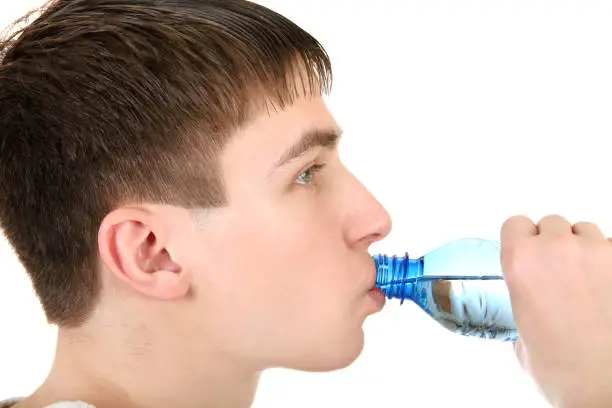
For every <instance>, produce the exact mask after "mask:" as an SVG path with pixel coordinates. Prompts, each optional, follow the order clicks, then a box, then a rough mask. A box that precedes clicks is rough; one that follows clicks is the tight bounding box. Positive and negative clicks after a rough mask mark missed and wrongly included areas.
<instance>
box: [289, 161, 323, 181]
mask: <svg viewBox="0 0 612 408" xmlns="http://www.w3.org/2000/svg"><path fill="white" fill-rule="evenodd" d="M324 167H325V164H313V165H312V166H310V167H308V168H307V169H306V170H304V171H302V172H301V173H300V174H299V175H298V176H297V177H296V180H298V179H299V178H300V177H302V175H303V174H305V173H307V172H310V173H311V176H310V178H311V179H312V180H311V181H310V182H309V183H308V182H302V183H300V182H297V184H302V185H307V186H308V185H313V184H314V178H315V176H316V175H317V174H318V173H319V172H320V171H321V170H323V168H324Z"/></svg>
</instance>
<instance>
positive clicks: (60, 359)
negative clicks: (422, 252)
mask: <svg viewBox="0 0 612 408" xmlns="http://www.w3.org/2000/svg"><path fill="white" fill-rule="evenodd" d="M3 51H4V57H3V60H2V65H0V112H1V113H0V221H1V222H2V226H3V228H4V231H5V233H6V235H7V237H8V239H9V241H10V242H11V244H12V245H14V247H15V249H16V251H17V253H18V255H19V257H20V260H21V261H22V263H23V265H24V267H25V268H26V270H27V271H28V273H29V275H30V276H31V278H32V281H33V283H34V287H35V289H36V291H37V293H38V296H39V297H40V299H41V302H42V304H43V307H44V310H45V313H46V315H47V316H48V319H49V321H50V322H52V323H55V324H57V325H58V326H59V337H58V344H57V353H56V359H55V362H54V364H53V367H52V369H51V372H50V373H49V376H48V378H47V380H46V381H45V382H44V384H42V385H41V387H40V388H39V389H38V390H36V391H35V392H34V393H33V394H32V395H31V396H29V397H28V398H25V399H23V400H20V401H15V402H6V404H5V406H13V407H15V408H40V407H45V406H51V405H52V404H55V403H57V402H62V401H82V402H83V404H87V405H86V406H95V407H98V408H104V407H125V408H136V407H147V408H156V407H168V406H171V407H174V408H182V407H224V408H232V407H248V406H249V405H250V404H251V402H252V400H253V398H254V395H255V391H256V387H257V381H258V377H259V375H260V373H261V372H262V371H263V370H265V369H267V368H269V367H287V368H292V369H297V370H309V371H324V370H335V369H340V368H343V367H346V366H347V365H349V364H351V363H352V362H353V361H354V360H355V359H356V358H357V357H358V355H359V354H360V351H361V349H362V346H363V331H362V324H363V322H364V319H366V317H367V316H369V315H371V314H372V313H375V312H377V311H379V310H380V309H381V308H382V306H383V304H384V299H383V298H381V297H380V295H379V293H377V292H376V291H373V290H372V288H373V287H374V280H375V270H374V266H373V261H372V259H371V257H370V255H369V253H368V247H369V246H370V245H371V244H372V243H373V242H375V241H377V240H380V239H382V238H384V237H385V236H386V235H387V234H388V232H389V230H390V228H391V221H390V218H389V215H388V214H387V213H386V212H385V210H384V209H383V208H382V207H381V206H380V204H379V203H378V202H377V201H376V200H375V199H374V198H373V197H372V196H371V195H370V194H369V193H368V191H366V189H365V188H364V187H363V186H362V185H361V184H360V183H359V182H358V181H357V180H356V179H355V177H354V176H353V175H352V174H351V173H350V172H349V170H348V169H346V168H345V167H344V166H343V164H342V163H341V161H340V160H339V157H338V151H337V144H338V141H339V138H340V133H341V131H340V128H339V126H338V124H337V123H336V122H335V120H334V118H333V116H332V115H331V114H330V112H329V111H328V110H327V108H326V106H325V104H324V102H323V99H322V96H323V94H324V93H325V92H327V90H328V89H329V85H330V78H331V69H330V62H329V60H328V58H327V55H326V53H325V51H324V50H323V48H322V47H321V46H320V45H319V44H318V43H317V41H316V40H315V39H314V38H312V37H311V36H310V35H308V34H307V33H306V32H304V31H302V30H301V29H300V28H299V27H297V26H296V25H294V24H293V23H291V22H290V21H288V20H287V19H285V18H283V17H281V16H280V15H278V14H276V13H274V12H272V11H270V10H267V9H265V8H263V7H261V6H258V5H256V4H253V3H249V2H246V1H238V0H224V1H220V0H173V1H170V0H167V1H165V0H100V1H97V2H91V1H88V0H58V1H55V2H54V3H52V4H51V5H50V7H49V8H48V9H47V10H46V12H45V13H44V14H43V15H42V16H41V17H40V18H38V19H37V20H35V21H34V22H33V23H32V24H30V25H29V26H28V27H27V28H25V30H24V31H23V33H21V35H20V36H19V37H16V38H15V39H14V40H12V41H10V42H8V43H6V44H5V45H4V48H3ZM502 241H503V243H504V254H503V257H502V261H503V264H504V270H505V272H506V274H507V277H508V283H509V285H510V287H511V292H512V296H513V301H515V305H514V307H515V308H516V312H515V314H516V317H517V320H518V323H519V327H520V329H521V335H522V339H523V342H524V343H521V348H520V350H519V355H520V356H521V358H522V361H523V362H524V363H525V367H526V369H528V370H529V372H530V373H532V374H533V375H534V377H535V378H536V380H538V382H539V383H540V384H541V385H542V388H543V390H544V392H545V393H546V395H548V396H549V398H551V400H552V401H553V402H554V403H556V404H558V406H559V407H574V406H576V407H577V406H580V407H586V406H602V405H596V404H602V403H605V401H606V400H605V398H607V392H608V391H609V390H608V388H607V383H608V381H609V380H610V371H609V370H610V368H609V367H612V364H611V363H612V361H610V360H611V358H612V357H611V356H612V353H611V352H610V351H609V350H608V349H609V346H608V345H609V344H610V342H611V341H612V336H611V335H610V328H609V327H603V326H602V323H601V322H604V321H606V320H605V319H606V318H607V319H608V320H607V321H608V322H609V318H610V316H612V304H611V301H610V300H609V299H610V297H609V296H607V293H606V292H605V291H604V290H603V289H602V288H603V287H604V286H605V285H610V284H612V278H611V277H610V275H611V274H610V270H612V244H610V242H608V241H607V240H606V239H605V237H603V236H602V235H601V233H600V232H599V230H598V229H597V227H596V226H594V225H592V224H585V223H580V224H575V225H574V226H571V225H569V224H568V223H567V221H565V220H564V219H562V218H560V217H556V216H554V217H552V216H551V217H546V218H545V219H543V220H542V221H541V222H540V223H538V225H535V224H533V223H532V222H531V221H529V220H527V219H525V218H523V217H513V218H511V219H509V220H508V222H507V223H506V224H505V225H504V226H503V229H502ZM576 277H578V278H580V279H573V278H576ZM543 288H548V291H546V292H544V291H543ZM543 292H544V293H543ZM606 363H607V365H606ZM602 364H603V366H602ZM12 404H14V405H12ZM75 404H76V403H75ZM588 404H591V405H588ZM62 406H63V405H62ZM66 406H68V405H66ZM75 406H81V405H75Z"/></svg>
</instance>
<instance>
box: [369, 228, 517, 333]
mask: <svg viewBox="0 0 612 408" xmlns="http://www.w3.org/2000/svg"><path fill="white" fill-rule="evenodd" d="M500 250H501V246H500V244H499V243H498V242H495V241H489V240H484V239H477V238H465V239H458V240H456V241H451V242H450V243H448V244H446V245H444V246H442V247H440V248H438V249H435V250H433V251H431V252H430V253H428V254H426V255H424V256H422V257H420V258H418V259H410V258H409V256H408V254H407V253H406V254H405V256H403V257H398V256H387V255H374V256H373V258H374V261H375V262H376V267H377V271H378V275H377V282H376V286H377V287H378V288H379V289H381V290H382V292H383V293H384V294H385V296H386V297H387V298H388V299H400V302H401V303H403V302H404V300H405V299H408V300H410V301H412V302H414V303H416V304H417V305H418V306H419V307H420V308H421V309H423V310H424V311H425V312H427V313H428V314H429V315H430V316H431V317H432V318H433V319H435V320H436V321H437V322H438V323H440V324H441V325H442V326H444V327H445V328H447V329H449V330H451V331H453V332H455V333H459V334H462V335H466V336H474V337H479V338H487V339H496V340H503V341H515V340H517V339H518V333H517V329H516V325H515V322H514V316H513V313H512V305H511V303H510V295H509V292H508V287H507V286H506V283H505V281H504V277H503V273H502V268H501V261H500Z"/></svg>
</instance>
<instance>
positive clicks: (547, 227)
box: [537, 214, 572, 235]
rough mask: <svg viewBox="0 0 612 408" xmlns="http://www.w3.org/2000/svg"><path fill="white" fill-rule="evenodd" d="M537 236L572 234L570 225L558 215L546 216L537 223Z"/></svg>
mask: <svg viewBox="0 0 612 408" xmlns="http://www.w3.org/2000/svg"><path fill="white" fill-rule="evenodd" d="M537 227H538V234H539V235H569V234H572V225H571V224H570V223H569V221H567V220H566V219H565V218H563V217H561V216H560V215H556V214H553V215H547V216H546V217H543V218H542V219H541V220H540V222H538V225H537Z"/></svg>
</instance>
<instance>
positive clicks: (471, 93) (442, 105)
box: [0, 0, 612, 408]
mask: <svg viewBox="0 0 612 408" xmlns="http://www.w3.org/2000/svg"><path fill="white" fill-rule="evenodd" d="M261 3H263V4H265V5H268V6H270V7H271V8H273V9H275V10H277V11H280V12H281V13H283V14H285V15H287V16H288V17H290V18H292V19H293V20H294V21H296V22H297V23H298V24H300V25H301V26H302V27H304V28H305V29H307V30H308V31H310V32H311V33H312V34H314V35H315V37H317V38H318V39H319V40H320V41H321V42H322V43H323V44H324V46H325V47H326V48H327V50H328V51H329V53H330V55H331V57H332V61H333V64H334V72H335V85H334V89H333V93H332V96H331V97H330V98H329V104H330V108H331V109H332V110H333V113H334V114H335V115H336V117H337V119H338V121H339V122H340V124H341V126H342V127H343V128H344V130H345V133H346V138H345V139H344V140H343V143H342V145H341V149H342V154H343V158H344V160H345V162H346V163H347V164H348V165H349V167H350V168H352V170H353V171H354V172H355V173H356V174H357V176H358V177H360V178H361V180H362V181H363V182H364V183H365V184H366V185H367V186H368V188H370V190H371V191H372V192H373V193H374V194H375V195H376V196H377V197H378V198H379V199H380V200H381V202H382V203H383V204H384V205H385V206H386V207H387V209H388V210H389V212H390V214H391V215H392V217H393V219H394V229H393V232H392V233H391V235H390V236H389V237H388V239H386V240H385V241H383V242H380V243H378V244H376V245H375V246H373V247H372V253H376V252H386V253H389V254H392V253H400V254H403V253H404V252H405V251H409V252H410V255H411V256H413V257H417V256H420V255H422V254H424V253H426V252H427V251H429V250H432V249H434V248H436V247H437V246H439V245H442V244H443V243H445V242H447V241H449V240H451V239H454V238H461V237H468V236H475V237H483V238H491V239H497V238H498V236H499V228H500V226H501V224H502V222H503V221H504V220H505V219H506V218H507V217H509V216H511V215H513V214H518V213H523V214H526V215H529V216H531V217H533V218H534V219H538V218H539V217H541V216H543V215H546V214H548V213H560V214H562V215H564V216H566V217H567V218H568V219H569V220H570V221H572V222H575V221H579V220H588V221H595V222H597V223H598V224H599V225H600V226H601V227H602V229H603V230H604V232H605V233H606V234H607V235H610V233H611V232H612V216H611V215H610V212H609V211H610V209H611V208H612V205H611V204H612V194H611V193H610V191H609V184H608V180H609V166H608V165H607V159H608V156H609V154H610V153H609V149H607V146H608V143H609V136H610V134H611V131H612V121H611V119H610V118H611V116H610V112H611V111H612V79H611V78H612V75H610V73H611V72H612V58H611V53H612V24H610V17H611V16H612V3H606V2H603V1H587V0H573V1H570V0H566V1H535V0H529V1H523V0H514V1H512V2H499V1H491V0H483V1H475V0H462V1H450V0H448V1H444V0H437V1H425V0H423V1H407V0H406V1H400V0H397V1H390V0H386V1H380V0H379V1H376V2H375V1H367V2H366V1H355V0H345V1H340V0H333V1H330V0H309V1H281V0H275V1H272V0H268V1H261ZM38 4H40V2H39V1H34V0H28V1H25V0H21V1H19V2H9V1H6V2H5V1H3V2H2V5H1V6H0V18H1V21H0V23H2V26H6V25H7V24H8V23H9V22H10V21H11V20H13V19H14V18H16V17H17V16H19V15H21V14H22V12H24V11H25V10H26V9H27V8H29V7H30V6H34V5H38ZM0 254H1V258H0V262H1V265H0V322H1V324H2V331H1V333H0V398H3V397H11V396H16V395H24V394H27V393H28V392H30V391H31V390H32V389H33V388H34V387H35V386H36V385H37V384H38V383H39V382H40V381H42V380H43V378H44V376H45V374H46V373H47V370H48V368H49V365H50V363H51V359H52V356H53V347H54V340H55V329H54V328H53V327H49V326H47V325H46V324H45V320H44V317H43V315H42V312H41V310H40V307H39V304H38V302H37V300H36V298H35V297H34V295H33V294H32V291H31V287H30V284H29V281H28V280H27V278H26V277H25V274H24V273H23V271H22V270H21V267H20V265H19V264H18V262H17V261H16V260H15V258H14V256H13V255H12V254H11V252H10V249H9V248H8V246H7V245H6V243H5V242H4V241H2V242H0ZM365 330H366V347H365V350H364V353H363V355H362V357H361V358H360V359H359V360H358V361H357V362H356V363H355V364H354V365H352V366H351V367H349V368H347V369H345V370H341V371H337V372H332V373H316V374H312V373H300V372H288V371H282V370H276V371H270V372H268V373H266V375H265V376H264V377H263V379H262V383H261V388H260V390H259V393H258V395H257V398H256V402H255V407H257V408H263V407H293V408H301V407H313V406H316V407H322V408H327V407H351V406H387V405H388V404H389V405H388V406H393V407H404V406H405V407H439V406H456V407H468V406H469V407H472V408H478V407H483V408H484V407H491V406H494V407H499V408H502V407H508V408H510V407H516V406H523V407H533V408H539V407H546V406H547V405H546V404H545V403H544V402H543V401H542V399H541V398H540V396H539V394H538V393H537V390H536V389H535V387H534V385H533V384H532V382H531V380H530V379H529V378H528V377H527V376H526V375H524V374H523V373H522V372H521V370H520V368H519V367H518V365H517V363H516V362H515V360H514V357H513V354H512V352H511V349H510V347H509V346H508V345H507V344H500V343H496V342H491V341H485V340H474V339H469V338H463V337H460V336H458V335H454V334H451V333H448V332H446V331H445V330H444V329H442V328H441V327H439V326H438V325H437V324H436V323H434V322H432V321H431V320H430V319H429V318H428V317H426V316H425V314H424V313H423V312H421V311H420V310H418V309H417V308H416V307H414V306H413V305H412V304H404V305H402V306H399V305H397V304H396V303H394V302H390V303H388V306H387V307H386V308H385V310H383V312H382V313H380V314H378V315H376V316H373V317H371V318H370V319H369V320H367V322H366V325H365Z"/></svg>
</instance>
